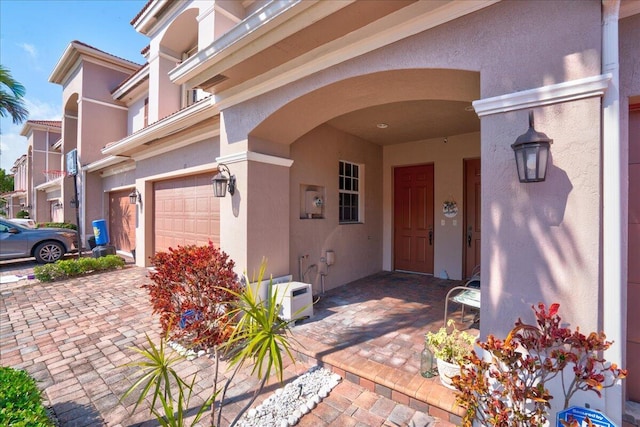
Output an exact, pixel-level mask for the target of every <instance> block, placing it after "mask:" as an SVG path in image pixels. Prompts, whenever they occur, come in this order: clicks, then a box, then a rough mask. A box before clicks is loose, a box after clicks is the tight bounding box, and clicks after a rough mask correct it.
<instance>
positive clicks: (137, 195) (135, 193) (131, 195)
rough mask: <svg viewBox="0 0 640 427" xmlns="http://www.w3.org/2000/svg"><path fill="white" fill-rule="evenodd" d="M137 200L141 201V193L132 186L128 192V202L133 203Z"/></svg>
mask: <svg viewBox="0 0 640 427" xmlns="http://www.w3.org/2000/svg"><path fill="white" fill-rule="evenodd" d="M138 202H140V203H141V202H142V195H141V194H140V192H139V191H138V189H137V188H134V189H133V191H132V192H131V193H129V204H131V205H135V204H136V203H138Z"/></svg>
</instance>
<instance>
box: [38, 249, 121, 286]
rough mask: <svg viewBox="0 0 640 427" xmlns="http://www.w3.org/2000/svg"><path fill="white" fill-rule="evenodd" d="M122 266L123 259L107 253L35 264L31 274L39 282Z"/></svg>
mask: <svg viewBox="0 0 640 427" xmlns="http://www.w3.org/2000/svg"><path fill="white" fill-rule="evenodd" d="M122 267H124V260H123V259H122V258H120V257H119V256H117V255H107V256H104V257H101V258H80V259H79V260H77V259H65V260H59V261H56V262H55V263H53V264H45V265H37V266H35V267H33V274H34V275H35V276H36V279H38V280H39V281H41V282H53V281H54V280H61V279H67V278H69V277H76V276H82V275H83V274H87V273H91V272H93V271H105V270H116V269H118V268H122Z"/></svg>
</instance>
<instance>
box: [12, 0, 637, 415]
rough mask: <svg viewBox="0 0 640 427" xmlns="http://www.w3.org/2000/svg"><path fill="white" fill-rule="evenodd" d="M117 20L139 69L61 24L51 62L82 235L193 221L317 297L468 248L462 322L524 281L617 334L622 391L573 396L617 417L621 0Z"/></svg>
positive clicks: (625, 263)
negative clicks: (546, 141)
mask: <svg viewBox="0 0 640 427" xmlns="http://www.w3.org/2000/svg"><path fill="white" fill-rule="evenodd" d="M132 25H133V26H134V28H135V29H136V30H137V31H138V32H140V33H142V34H145V35H147V36H148V37H149V42H150V43H149V46H148V47H147V48H145V49H144V50H143V51H142V54H143V55H144V57H145V59H146V61H147V62H146V64H145V65H143V66H139V65H136V64H133V63H130V62H129V61H125V60H122V59H120V58H116V57H113V56H111V55H109V54H107V53H104V52H101V51H99V50H98V49H95V48H92V47H90V46H87V45H84V44H82V43H80V42H72V43H71V45H70V46H69V48H68V49H67V50H66V51H65V53H64V55H63V57H62V58H61V60H60V61H59V63H58V64H57V65H56V68H55V70H54V71H53V73H52V75H51V77H50V81H52V82H54V83H58V84H61V85H62V86H63V105H64V119H63V122H62V143H61V152H62V153H63V154H64V155H65V156H66V155H67V153H69V152H70V151H71V150H72V149H74V148H77V150H78V154H79V158H80V160H79V162H80V176H79V180H78V181H79V183H80V186H81V189H80V201H81V204H80V210H81V212H82V215H81V222H82V227H83V231H84V234H85V237H86V235H87V234H90V229H89V228H88V226H89V224H90V221H91V220H93V219H97V218H108V221H109V228H110V235H111V237H112V241H115V242H116V243H115V244H116V245H117V246H118V249H120V250H123V251H131V250H133V249H135V251H136V257H137V258H136V262H137V264H138V265H140V266H144V265H148V264H149V258H150V257H151V256H152V255H153V254H154V253H155V252H157V251H159V250H166V249H167V248H168V247H170V246H175V245H179V244H192V243H196V244H204V243H206V242H207V241H208V240H211V241H213V243H214V244H215V245H217V246H220V247H221V248H222V249H223V250H224V251H225V252H227V253H228V254H229V255H230V256H231V258H232V259H233V260H234V261H235V262H236V265H237V267H238V272H242V271H243V270H246V271H248V272H251V271H254V270H256V269H257V267H258V265H259V263H260V261H261V260H262V258H263V257H265V256H266V257H268V268H269V272H270V273H272V274H273V275H274V276H280V275H286V274H290V273H291V274H293V275H294V276H295V278H296V279H300V278H301V275H302V273H303V272H304V271H307V273H308V274H307V275H306V276H305V279H306V280H307V281H310V282H312V284H313V289H314V292H315V293H317V292H319V290H320V286H321V283H322V284H323V285H324V286H325V288H326V289H331V288H334V287H337V286H341V285H344V284H346V283H348V282H350V281H352V280H355V279H358V278H361V277H364V276H367V275H369V274H372V273H376V272H379V271H381V270H404V271H411V272H416V273H424V274H435V275H442V276H445V275H447V276H449V277H450V278H452V279H462V278H464V277H468V276H469V275H470V274H471V271H472V270H473V268H474V267H475V266H476V265H478V264H480V265H481V267H482V269H481V270H482V310H481V319H482V323H481V334H482V335H483V336H486V335H487V334H489V333H494V334H497V335H504V334H505V333H506V332H507V330H508V329H509V328H510V326H511V325H512V324H513V322H514V321H515V320H516V319H518V318H519V317H522V318H530V317H531V310H530V306H531V305H533V304H536V303H538V302H539V301H543V302H546V303H552V302H559V303H560V304H561V310H562V313H563V314H564V316H563V319H564V320H565V321H566V322H568V323H569V324H570V325H572V326H580V329H581V330H583V331H591V330H604V331H605V332H606V334H607V336H608V338H610V339H613V340H614V341H615V343H616V344H615V345H614V346H613V347H612V349H611V350H609V351H607V354H606V357H607V358H608V359H609V360H612V361H614V362H617V363H619V364H622V365H624V366H626V367H628V368H629V369H630V371H631V375H630V377H629V378H628V379H627V380H626V381H625V384H626V389H625V388H623V387H615V388H612V389H607V390H606V391H605V393H604V398H603V400H597V399H593V400H591V396H587V399H586V401H587V402H589V403H591V405H592V406H594V407H596V408H601V409H603V410H605V412H606V413H607V414H608V415H609V416H610V417H612V418H613V419H614V420H615V421H617V422H618V424H619V425H622V421H621V417H622V411H623V404H624V401H625V399H630V400H636V401H640V334H639V333H638V332H637V331H640V314H639V313H638V312H637V311H635V310H633V307H634V306H635V305H637V304H638V303H640V267H639V266H640V263H638V262H634V261H635V260H638V259H640V245H639V244H638V243H637V242H639V241H640V193H639V192H640V107H639V105H640V79H639V78H638V76H639V75H640V62H639V61H638V46H640V2H638V1H635V0H622V1H618V0H604V1H602V2H601V1H598V0H587V1H579V2H577V1H576V2H564V1H545V2H533V1H529V2H513V1H511V2H510V1H505V2H501V1H494V0H486V1H483V0H480V1H473V2H471V1H466V0H463V1H444V2H432V1H411V0H407V1H404V0H392V1H383V0H379V1H375V2H372V1H364V0H356V1H332V2H329V1H312V0H306V1H296V0H291V1H251V0H248V1H243V2H237V1H234V2H231V1H220V0H219V1H215V2H211V1H205V0H192V1H179V2H178V1H175V2H167V1H154V0H152V1H149V3H147V5H146V6H145V7H144V8H143V9H142V10H141V11H140V13H139V14H138V16H136V17H135V18H134V19H133V21H132ZM529 111H532V112H533V113H534V116H535V128H536V130H538V131H540V132H544V133H546V134H547V135H548V136H549V137H550V138H552V139H553V145H551V157H550V162H549V168H548V173H547V176H546V181H544V182H537V183H520V182H519V181H518V177H517V173H516V165H515V161H514V154H513V150H512V148H511V144H513V143H514V141H515V140H516V138H517V137H518V136H519V135H521V134H523V133H524V132H525V131H526V130H527V127H528V113H529ZM100 148H102V150H100ZM221 165H224V166H225V167H226V168H227V169H228V170H229V171H230V174H231V175H233V176H234V177H235V184H236V185H235V192H234V194H233V195H228V196H227V197H226V198H223V199H219V198H215V197H214V196H213V190H212V186H211V178H212V177H213V176H214V175H215V174H216V173H217V170H218V167H219V166H221ZM61 169H65V168H61ZM16 188H18V187H16ZM60 189H61V200H63V201H64V204H65V208H64V212H65V213H64V217H65V219H67V220H71V218H72V217H71V216H70V215H71V214H72V213H73V211H71V210H68V209H67V203H68V200H70V197H69V194H70V192H71V191H72V180H70V179H66V180H65V181H64V184H61V185H60ZM130 194H133V195H134V196H136V198H137V197H139V199H137V201H136V204H135V205H132V204H130V203H129V195H130ZM454 201H455V202H456V207H457V214H455V215H454V212H451V211H447V212H445V211H444V210H443V208H444V207H445V202H454ZM446 206H447V207H450V206H451V203H446ZM73 222H75V221H73ZM331 251H333V252H331ZM328 253H329V254H333V255H335V263H334V264H333V265H330V266H329V265H328V263H327V259H329V256H328ZM313 265H315V267H312V266H313ZM627 304H628V306H627ZM628 307H629V308H630V309H627V308H628ZM529 320H531V319H529Z"/></svg>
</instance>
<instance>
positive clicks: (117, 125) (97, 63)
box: [39, 41, 140, 252]
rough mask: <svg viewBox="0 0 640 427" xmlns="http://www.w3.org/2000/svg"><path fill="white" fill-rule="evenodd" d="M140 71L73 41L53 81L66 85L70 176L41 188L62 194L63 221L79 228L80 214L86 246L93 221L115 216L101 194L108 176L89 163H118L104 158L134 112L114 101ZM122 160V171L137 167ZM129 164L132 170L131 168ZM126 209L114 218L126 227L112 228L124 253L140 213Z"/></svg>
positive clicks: (65, 166)
mask: <svg viewBox="0 0 640 427" xmlns="http://www.w3.org/2000/svg"><path fill="white" fill-rule="evenodd" d="M139 68H140V65H138V64H135V63H133V62H130V61H127V60H125V59H122V58H118V57H116V56H113V55H110V54H108V53H105V52H103V51H101V50H99V49H96V48H94V47H92V46H89V45H86V44H84V43H82V42H79V41H73V42H71V43H70V44H69V46H68V47H67V49H66V50H65V52H64V53H63V55H62V57H61V58H60V60H59V61H58V63H57V64H56V66H55V68H54V70H53V71H52V73H51V76H50V77H49V81H50V82H52V83H57V84H59V85H61V86H62V106H63V118H62V141H61V145H60V150H61V152H62V153H63V154H64V156H63V158H62V163H61V168H60V169H61V170H63V171H64V174H65V175H66V177H65V178H62V179H59V180H57V181H56V182H52V183H51V184H50V185H47V186H46V187H39V188H40V189H42V190H44V191H45V192H47V193H48V194H59V197H60V199H61V200H62V201H63V209H62V218H61V219H63V220H64V221H66V222H71V223H74V224H75V223H76V222H78V220H77V219H76V216H78V218H79V222H80V230H81V233H82V238H83V244H84V245H85V246H86V245H87V239H88V237H89V236H91V235H93V228H92V221H94V220H98V219H105V218H107V215H108V214H109V212H105V211H104V209H103V198H104V195H103V193H102V191H101V190H102V187H103V185H102V181H103V179H106V176H105V175H102V174H101V173H100V172H98V171H97V170H96V168H95V167H88V166H87V165H94V166H95V165H96V164H99V165H102V166H105V165H109V164H110V163H113V159H110V158H106V159H105V158H104V156H103V155H102V154H101V152H100V149H101V148H102V147H103V146H104V145H105V144H107V143H108V142H110V141H114V140H118V139H120V138H123V137H125V136H126V135H127V116H128V108H127V107H126V106H125V105H124V104H123V103H122V102H119V101H117V100H114V99H113V98H112V96H111V91H112V90H113V89H114V88H116V87H117V86H118V85H119V84H120V83H121V82H122V81H124V80H126V79H127V78H129V76H131V75H132V74H133V73H134V72H135V71H136V70H138V69H139ZM74 151H75V153H76V157H75V170H76V171H77V175H76V177H75V178H74V177H73V176H71V175H70V174H69V173H68V172H70V171H71V170H73V169H74V168H73V166H74V165H73V163H74V161H73V160H72V159H73V157H70V156H69V153H73V152H74ZM116 161H117V162H118V163H119V164H120V165H119V169H118V171H119V172H122V173H124V171H125V170H126V169H127V168H129V169H131V168H132V167H133V162H132V161H131V160H130V159H128V158H126V157H120V158H117V159H116ZM127 162H128V163H130V164H131V166H126V163H127ZM70 163H71V164H70ZM74 181H75V182H74ZM76 191H77V196H76ZM76 197H77V199H78V200H79V205H78V210H79V211H78V213H76V209H75V203H73V202H72V201H73V200H75V199H76ZM127 200H128V199H127ZM122 206H123V208H122V209H119V210H118V211H117V212H115V213H113V215H112V217H113V218H114V221H117V224H119V225H120V226H121V228H120V229H114V228H112V230H111V231H110V237H111V241H112V244H114V245H116V247H117V248H118V249H120V250H124V251H127V252H129V251H130V249H131V248H130V247H129V246H130V245H129V244H128V243H127V244H126V245H124V246H123V245H122V243H121V242H122V241H126V242H128V241H129V240H132V241H135V234H134V233H135V227H134V226H133V225H134V224H135V222H134V221H135V212H133V210H132V209H131V208H130V207H129V205H128V202H127V204H126V205H122ZM130 224H131V226H130Z"/></svg>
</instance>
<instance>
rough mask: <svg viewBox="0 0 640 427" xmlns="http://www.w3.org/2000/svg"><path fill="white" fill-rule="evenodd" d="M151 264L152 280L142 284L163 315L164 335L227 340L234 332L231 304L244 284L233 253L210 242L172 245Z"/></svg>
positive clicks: (200, 342) (192, 342)
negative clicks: (237, 270) (239, 278)
mask: <svg viewBox="0 0 640 427" xmlns="http://www.w3.org/2000/svg"><path fill="white" fill-rule="evenodd" d="M151 263H152V265H153V267H154V269H155V271H154V272H152V273H151V274H150V276H149V277H150V278H151V281H152V282H151V283H148V284H145V285H143V288H146V289H147V291H148V292H149V296H150V298H151V304H152V306H153V312H154V313H157V314H159V315H160V325H161V327H162V331H163V334H164V335H165V336H168V337H169V338H170V339H171V340H176V341H183V342H186V344H188V345H189V346H194V347H195V346H197V347H202V348H211V347H214V346H216V345H219V344H221V343H223V342H225V341H226V340H227V339H228V337H229V335H230V333H231V332H232V330H231V328H230V327H229V326H228V313H229V311H230V310H231V303H232V302H233V301H235V300H236V299H237V297H236V295H237V294H238V293H239V292H240V291H241V289H242V288H241V285H240V283H239V281H238V277H237V275H236V274H235V273H234V271H233V267H234V262H233V261H232V260H230V259H229V256H228V255H227V254H226V253H224V252H223V251H221V250H219V249H218V248H216V247H214V246H213V243H211V242H209V244H208V245H206V246H195V245H189V246H178V247H177V248H175V249H174V248H169V251H168V252H158V253H157V254H156V255H155V256H153V257H152V258H151ZM228 291H231V292H228Z"/></svg>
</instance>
